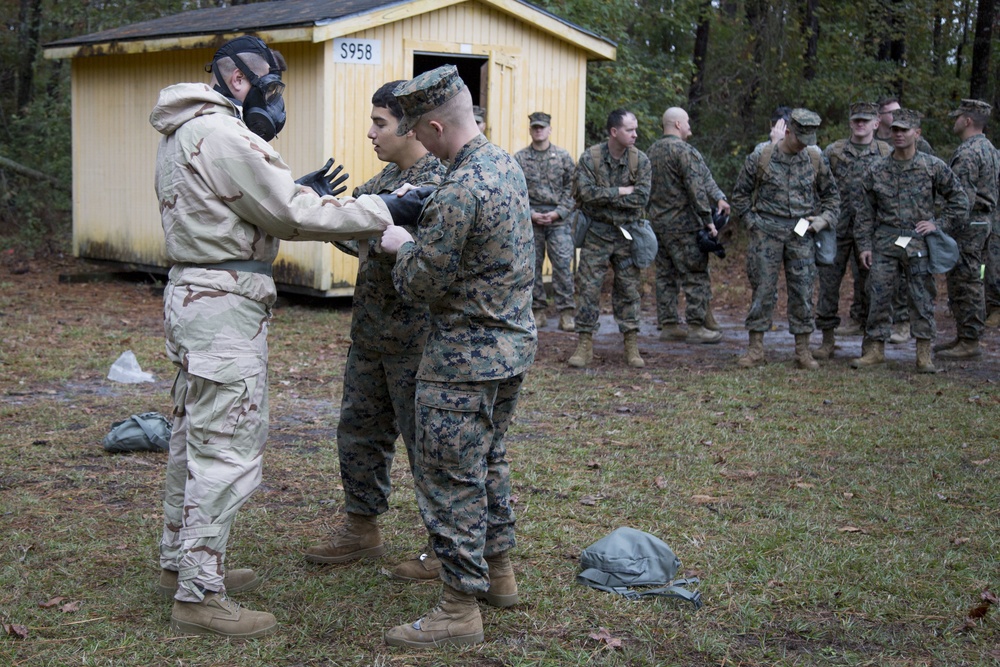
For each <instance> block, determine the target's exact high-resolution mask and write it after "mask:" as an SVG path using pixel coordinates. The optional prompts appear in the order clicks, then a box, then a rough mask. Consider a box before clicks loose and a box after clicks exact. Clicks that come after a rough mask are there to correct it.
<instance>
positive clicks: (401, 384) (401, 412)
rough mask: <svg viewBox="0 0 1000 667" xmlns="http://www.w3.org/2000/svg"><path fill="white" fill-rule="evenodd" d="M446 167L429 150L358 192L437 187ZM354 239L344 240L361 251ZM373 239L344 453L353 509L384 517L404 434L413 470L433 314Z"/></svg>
mask: <svg viewBox="0 0 1000 667" xmlns="http://www.w3.org/2000/svg"><path fill="white" fill-rule="evenodd" d="M444 172H445V169H444V166H443V165H442V164H441V162H440V161H439V160H438V159H437V158H436V157H434V156H433V155H431V154H430V153H427V154H426V155H424V156H423V157H422V158H420V160H418V161H417V162H416V163H415V164H414V165H412V166H411V167H410V168H409V169H405V170H404V169H400V168H399V167H398V166H397V165H395V164H389V165H387V166H386V167H385V168H384V169H383V170H382V171H381V172H379V173H378V174H376V175H375V176H373V177H372V178H371V179H370V180H368V182H366V183H365V184H363V185H361V186H359V187H356V188H354V193H353V194H354V196H355V197H358V196H360V195H363V194H388V193H390V192H392V191H393V190H396V189H398V188H399V187H400V186H401V185H403V184H404V183H412V184H413V185H437V184H438V183H440V182H441V179H442V177H443V176H444ZM409 231H410V232H412V231H413V230H412V229H409ZM351 243H352V242H346V243H338V244H337V246H338V247H340V248H342V249H344V250H347V251H348V252H352V251H353V252H352V254H355V255H356V254H357V251H356V250H355V249H354V248H352V246H351V245H348V244H351ZM368 243H369V245H370V248H369V253H368V259H367V261H365V263H364V265H362V266H361V267H359V269H358V281H357V285H356V286H355V288H354V300H353V306H354V312H353V315H352V318H351V349H350V350H349V351H348V353H347V366H346V367H345V368H344V394H343V397H342V398H341V402H340V421H339V422H338V424H337V454H338V456H339V458H340V478H341V481H342V482H343V485H344V505H345V509H346V511H347V512H350V513H351V514H362V515H365V516H377V515H379V514H382V513H384V512H385V511H386V510H388V509H389V493H390V492H391V491H392V483H391V481H390V478H389V473H390V471H391V470H392V460H393V457H394V455H395V450H396V448H395V443H396V438H397V437H398V436H399V435H402V436H403V443H404V444H405V446H406V453H407V456H408V460H409V463H410V470H411V471H412V470H413V437H414V436H413V433H414V413H413V411H414V403H413V400H414V396H415V395H416V387H417V367H418V366H419V365H420V357H421V355H422V354H423V351H424V343H425V342H426V341H427V330H428V327H429V326H430V322H429V318H430V315H429V314H428V311H427V304H425V303H416V302H410V301H404V300H403V299H402V298H401V297H400V296H399V293H398V292H397V291H396V288H395V287H394V286H393V284H392V267H393V265H394V264H395V260H396V258H395V257H394V256H392V255H388V254H385V253H377V252H375V246H376V243H377V242H376V241H375V240H372V241H369V242H368ZM353 245H355V246H356V244H353Z"/></svg>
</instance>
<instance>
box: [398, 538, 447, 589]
mask: <svg viewBox="0 0 1000 667" xmlns="http://www.w3.org/2000/svg"><path fill="white" fill-rule="evenodd" d="M440 574H441V561H440V560H438V557H437V556H436V555H434V550H433V549H431V547H430V546H428V547H427V551H425V552H423V553H422V554H420V555H419V556H413V557H412V558H409V559H407V560H404V561H403V562H402V563H400V564H399V565H397V566H396V567H394V568H392V571H391V572H389V576H390V577H392V578H393V579H399V580H400V581H418V582H419V581H433V580H435V579H438V578H439V576H440Z"/></svg>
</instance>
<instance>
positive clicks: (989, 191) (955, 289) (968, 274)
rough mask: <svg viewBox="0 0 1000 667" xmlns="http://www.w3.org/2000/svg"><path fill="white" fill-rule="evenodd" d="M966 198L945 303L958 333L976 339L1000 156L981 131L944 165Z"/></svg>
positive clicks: (981, 317) (983, 313) (981, 324)
mask: <svg viewBox="0 0 1000 667" xmlns="http://www.w3.org/2000/svg"><path fill="white" fill-rule="evenodd" d="M948 166H949V167H950V168H951V170H952V171H953V172H954V173H955V176H957V177H958V180H959V182H960V183H961V184H962V187H963V188H965V196H966V197H967V198H968V200H969V216H968V220H969V224H968V226H966V227H964V228H962V229H961V230H960V231H957V232H956V235H955V240H956V241H957V242H958V247H959V250H960V256H959V260H958V264H957V265H956V266H955V268H954V269H952V270H951V271H949V272H948V303H949V305H950V306H951V312H952V315H954V316H955V323H956V324H957V325H958V337H959V338H966V339H975V340H979V338H980V337H982V334H983V327H984V325H985V320H986V302H985V299H984V293H983V277H982V274H981V272H980V271H981V267H982V264H983V259H984V255H985V253H986V245H987V242H988V241H989V237H990V232H991V231H992V227H993V226H992V221H993V216H994V213H995V211H996V207H997V199H998V193H997V188H998V183H997V179H998V178H1000V156H998V154H997V150H996V149H995V148H994V147H993V144H992V143H990V140H989V139H987V138H986V135H984V134H976V135H973V136H971V137H969V138H968V139H966V140H965V141H963V142H962V143H961V144H960V145H959V147H958V148H957V149H955V154H954V155H953V156H952V158H951V163H950V164H949V165H948Z"/></svg>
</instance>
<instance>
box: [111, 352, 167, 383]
mask: <svg viewBox="0 0 1000 667" xmlns="http://www.w3.org/2000/svg"><path fill="white" fill-rule="evenodd" d="M108 379H109V380H111V381H112V382H124V383H125V384H139V383H140V382H156V378H155V377H153V374H152V373H147V372H146V371H144V370H142V369H141V368H139V360H138V359H136V358H135V354H134V353H133V352H132V350H126V351H125V352H122V354H121V356H120V357H118V359H116V360H115V363H113V364H111V370H110V371H108Z"/></svg>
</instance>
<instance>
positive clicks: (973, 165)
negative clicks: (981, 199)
mask: <svg viewBox="0 0 1000 667" xmlns="http://www.w3.org/2000/svg"><path fill="white" fill-rule="evenodd" d="M969 153H970V151H967V150H958V151H955V156H954V157H953V158H952V159H951V164H950V165H949V167H951V171H952V172H953V173H954V174H955V177H956V178H958V182H959V183H961V184H962V189H963V190H965V197H966V199H968V200H969V208H968V210H967V211H966V214H967V215H968V214H971V213H972V207H973V206H974V205H975V203H976V191H977V189H978V188H977V187H976V183H978V182H979V164H978V162H977V161H976V160H975V159H973V157H972V156H971V155H970V154H969Z"/></svg>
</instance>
